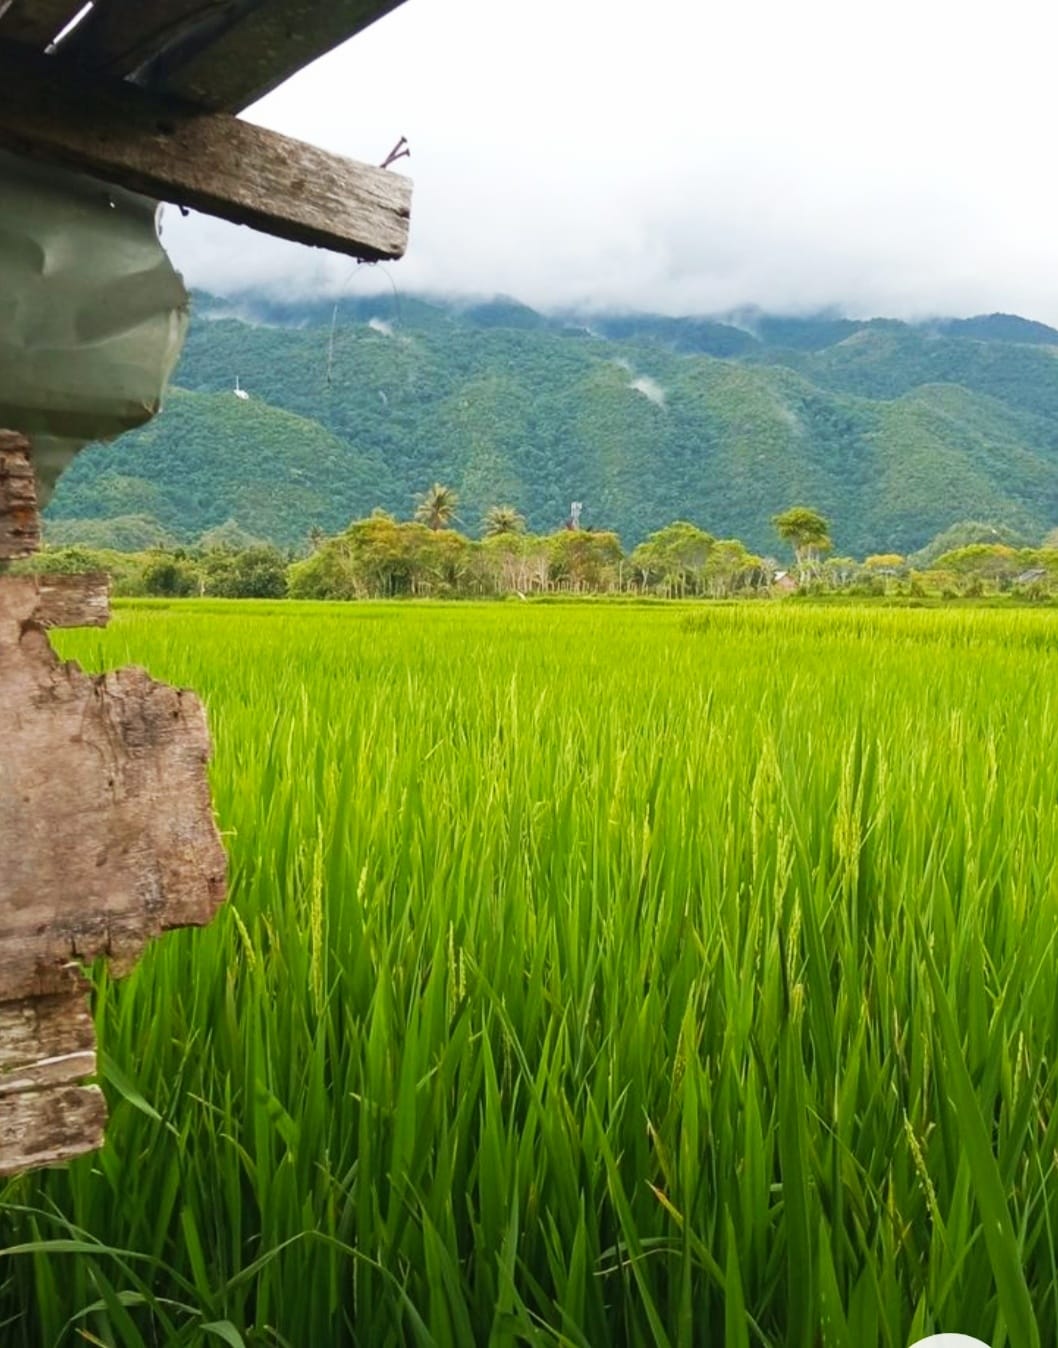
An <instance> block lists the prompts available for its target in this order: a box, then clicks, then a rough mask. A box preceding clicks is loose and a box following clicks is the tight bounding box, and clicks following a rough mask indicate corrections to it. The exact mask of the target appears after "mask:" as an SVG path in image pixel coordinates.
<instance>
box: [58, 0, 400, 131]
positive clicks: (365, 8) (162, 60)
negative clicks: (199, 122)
mask: <svg viewBox="0 0 1058 1348" xmlns="http://www.w3.org/2000/svg"><path fill="white" fill-rule="evenodd" d="M401 3H402V0H258V2H257V3H255V4H252V5H245V4H244V5H241V6H231V5H229V6H228V7H227V12H226V13H223V14H221V13H218V12H217V11H218V6H216V5H213V6H210V7H209V8H210V9H211V10H212V11H213V13H212V14H210V15H208V16H207V21H206V22H205V23H203V24H202V25H201V26H200V27H198V28H197V29H194V30H191V31H187V32H186V33H185V35H184V38H183V40H182V41H181V42H177V43H173V44H170V45H169V48H168V50H166V51H165V52H164V53H163V54H162V55H160V56H159V57H158V58H157V59H156V60H155V61H153V62H152V63H151V64H150V66H149V67H147V68H146V69H145V70H144V71H143V72H142V77H143V78H144V80H145V81H146V83H147V84H149V86H150V87H152V88H157V89H161V90H164V91H165V92H166V93H170V94H174V95H177V96H179V97H181V98H186V99H188V100H190V101H191V102H192V103H196V104H198V105H199V106H200V107H205V108H213V109H215V110H218V111H226V112H237V111H238V110H239V109H240V108H245V107H248V106H249V105H250V104H251V103H255V102H256V101H257V100H258V99H259V98H263V97H264V95H265V94H267V93H268V92H269V91H270V90H272V89H274V88H276V86H277V85H280V84H282V83H283V81H284V80H287V79H289V78H290V76H291V75H293V74H295V73H296V72H297V71H299V70H301V69H302V67H303V66H307V65H308V64H309V63H310V62H311V61H315V60H316V59H317V58H318V57H320V56H323V55H324V54H325V53H326V52H329V51H331V50H332V49H333V48H334V47H337V46H339V45H340V44H341V43H343V42H345V41H346V40H347V39H348V38H351V37H353V36H354V35H355V34H356V33H359V32H362V30H363V29H365V28H367V27H368V26H369V25H370V24H372V23H374V22H375V20H376V19H380V18H381V17H382V16H383V15H384V14H388V13H389V12H390V11H391V10H393V9H396V8H397V7H398V5H399V4H401ZM182 7H183V8H185V9H190V7H191V6H190V0H188V3H185V4H184V5H183V6H182ZM153 8H161V7H160V6H156V5H153V6H147V5H144V4H143V3H142V0H116V2H115V0H109V3H108V5H106V6H104V7H103V9H102V12H101V13H100V14H99V17H98V19H96V17H95V16H94V15H93V16H92V19H91V20H90V21H89V22H90V23H91V25H92V26H91V27H89V26H88V24H86V31H85V33H84V34H83V35H81V34H78V39H79V43H80V47H79V52H80V54H81V55H82V56H83V57H85V58H86V59H92V58H93V54H94V53H96V52H102V51H105V50H106V49H107V47H110V48H111V49H113V48H115V47H116V46H117V45H118V43H119V41H120V34H121V30H122V29H124V31H125V33H126V34H128V33H130V32H133V31H138V32H139V33H140V34H141V35H142V37H141V39H140V41H141V46H140V48H139V50H140V51H142V50H144V49H145V48H147V47H149V45H150V41H149V40H148V39H147V34H146V31H145V30H146V28H147V23H148V21H147V19H146V16H145V15H143V14H141V13H140V11H142V10H147V9H153ZM174 8H177V9H178V8H181V6H180V5H175V6H174V4H173V0H167V3H166V4H165V5H164V9H166V10H169V11H171V10H173V9H174ZM199 8H200V10H201V8H202V7H201V6H200V7H199ZM108 9H109V10H110V11H111V14H112V17H111V20H110V21H109V22H108V20H107V18H106V11H107V10H108ZM134 14H135V15H136V16H137V17H133V16H134ZM104 25H107V27H106V28H104ZM104 33H105V34H106V36H105V37H104V36H103V35H104ZM95 59H96V60H98V59H99V58H98V56H95ZM134 68H135V67H130V66H128V65H127V64H126V66H125V69H124V70H121V72H120V73H122V74H124V73H127V72H128V70H129V69H134Z"/></svg>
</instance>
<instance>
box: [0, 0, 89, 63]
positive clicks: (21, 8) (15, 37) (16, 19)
mask: <svg viewBox="0 0 1058 1348" xmlns="http://www.w3.org/2000/svg"><path fill="white" fill-rule="evenodd" d="M83 3H84V0H12V3H11V4H9V5H8V6H6V7H5V6H4V0H0V36H2V37H4V38H7V39H8V40H9V41H11V42H25V43H26V44H27V45H29V46H31V47H38V48H39V49H40V50H41V51H43V50H44V48H45V47H46V46H47V45H48V43H49V42H50V41H51V40H52V38H54V37H56V36H57V35H58V33H60V32H61V31H62V29H63V28H65V27H66V25H67V24H68V23H69V21H70V20H71V19H72V18H73V16H74V15H75V14H76V13H77V12H78V10H80V9H81V8H82V6H83Z"/></svg>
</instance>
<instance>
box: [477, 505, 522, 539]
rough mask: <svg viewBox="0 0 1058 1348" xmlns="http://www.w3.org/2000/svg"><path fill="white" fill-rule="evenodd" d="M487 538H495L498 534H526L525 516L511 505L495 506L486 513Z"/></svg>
mask: <svg viewBox="0 0 1058 1348" xmlns="http://www.w3.org/2000/svg"><path fill="white" fill-rule="evenodd" d="M484 525H485V537H486V538H495V537H496V536H497V535H498V534H524V533H525V516H524V515H522V514H520V513H519V512H518V511H517V510H515V508H514V506H511V505H494V506H490V507H489V508H488V510H486V511H485V519H484Z"/></svg>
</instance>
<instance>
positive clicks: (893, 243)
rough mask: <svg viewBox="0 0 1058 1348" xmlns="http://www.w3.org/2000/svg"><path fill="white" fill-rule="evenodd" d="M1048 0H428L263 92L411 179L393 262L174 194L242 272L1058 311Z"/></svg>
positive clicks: (290, 125)
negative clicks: (380, 262)
mask: <svg viewBox="0 0 1058 1348" xmlns="http://www.w3.org/2000/svg"><path fill="white" fill-rule="evenodd" d="M1056 50H1058V17H1056V7H1055V6H1054V5H1053V4H1052V3H1050V0H1003V3H1002V4H997V3H995V0H988V3H981V2H980V0H649V2H648V3H637V4H631V3H627V0H533V3H531V4H530V3H522V4H510V3H506V2H505V0H407V3H406V4H404V5H403V6H402V7H401V8H399V9H398V10H396V11H395V12H394V13H393V14H391V15H389V16H388V17H386V18H384V19H382V20H381V21H380V22H379V23H377V24H375V25H374V26H373V27H372V28H370V29H368V30H367V31H366V32H364V33H362V34H361V35H360V36H359V37H357V38H355V39H354V40H353V41H352V42H350V43H348V44H347V45H346V46H345V47H343V48H341V49H339V50H338V51H336V52H333V53H332V54H331V55H330V56H328V57H325V58H324V59H323V60H322V61H320V62H318V63H317V64H316V65H315V66H313V67H311V68H310V69H309V70H307V71H303V72H302V73H301V74H300V75H298V76H296V77H295V78H294V79H292V80H291V81H289V82H288V83H287V84H286V85H284V86H283V87H282V88H281V89H279V90H277V91H276V92H275V93H274V94H272V95H270V96H269V97H268V98H267V99H265V100H264V101H263V102H261V103H260V104H258V105H257V106H256V107H255V108H253V109H252V110H250V111H249V112H248V113H247V116H248V117H249V118H250V119H251V120H254V121H258V122H261V123H263V124H265V125H267V126H270V127H273V128H274V129H276V130H279V131H283V132H285V133H286V134H288V135H292V136H297V137H300V138H302V139H305V140H309V141H312V142H314V143H316V144H319V145H322V146H326V147H327V148H328V149H331V150H335V151H338V152H341V153H344V154H348V155H350V156H352V157H354V158H358V159H363V160H365V161H367V162H373V163H378V162H379V161H381V159H382V158H383V157H384V156H385V155H386V153H387V152H388V151H389V149H390V148H391V147H392V146H393V144H394V142H395V141H396V140H397V138H398V137H399V136H400V135H406V136H407V137H408V140H409V142H410V144H411V148H412V158H411V160H410V161H407V160H405V161H402V164H401V165H400V166H399V167H400V168H402V169H403V170H405V171H407V172H408V173H410V174H411V176H412V177H413V178H414V180H415V195H414V200H413V206H412V233H411V246H410V248H409V251H408V254H407V257H406V258H405V259H404V260H403V261H401V262H399V263H395V264H387V266H386V271H387V272H388V278H387V277H386V276H382V275H380V274H379V273H380V271H381V268H365V267H359V268H358V267H357V266H356V265H355V264H354V263H352V262H351V261H350V260H349V259H346V258H341V257H336V256H332V255H328V254H326V253H323V252H320V251H318V250H314V249H305V248H297V247H294V246H292V245H287V244H280V243H277V242H275V241H273V240H269V239H265V238H263V237H261V236H259V235H253V234H251V233H250V232H249V231H247V230H245V229H236V228H235V227H233V226H228V225H224V224H221V223H219V222H216V221H210V220H206V219H204V218H201V217H197V216H192V217H189V218H188V219H182V218H181V217H180V216H179V215H178V214H177V212H175V211H173V210H170V211H168V212H167V214H166V217H165V240H166V243H167V245H168V246H169V248H170V251H171V252H172V254H173V256H174V258H175V260H176V261H177V264H178V265H179V266H180V267H181V268H182V269H183V271H184V273H185V276H186V278H187V280H188V282H189V283H190V284H192V285H196V286H201V287H204V288H210V289H213V290H215V291H218V292H222V293H230V292H232V291H236V290H239V289H241V288H245V287H247V286H251V285H253V286H261V285H264V286H267V287H269V288H270V289H272V290H275V291H280V292H283V293H286V294H291V293H293V294H297V293H319V292H321V291H325V292H327V293H330V294H336V295H337V294H348V295H352V294H357V293H363V292H364V291H367V290H369V289H371V288H372V287H375V286H378V285H385V286H387V287H388V285H389V284H390V280H392V283H393V284H394V285H396V286H397V287H398V289H399V290H401V291H402V292H437V293H458V294H476V295H490V294H495V293H505V294H510V295H514V296H516V297H518V298H519V299H522V300H524V301H525V302H527V303H529V304H532V305H534V306H537V307H557V306H580V307H592V308H603V309H614V308H636V309H655V310H661V311H664V312H668V313H718V312H723V311H727V310H730V309H732V308H735V307H738V306H742V305H758V306H761V307H763V308H768V309H779V310H786V311H804V310H812V309H819V308H824V307H837V308H840V309H842V310H844V311H846V312H848V313H850V314H853V315H856V316H860V315H873V314H884V315H892V316H897V317H914V316H926V315H931V314H940V313H944V314H958V315H962V314H970V313H979V312H991V311H994V310H1006V311H1009V312H1017V313H1022V314H1025V315H1027V316H1029V317H1033V318H1039V319H1042V320H1044V321H1048V322H1052V323H1058V210H1056V205H1058V178H1056V173H1058V170H1056V142H1058V100H1056V99H1055V97H1054V92H1053V90H1054V81H1055V70H1054V68H1055V61H1056V56H1055V52H1056Z"/></svg>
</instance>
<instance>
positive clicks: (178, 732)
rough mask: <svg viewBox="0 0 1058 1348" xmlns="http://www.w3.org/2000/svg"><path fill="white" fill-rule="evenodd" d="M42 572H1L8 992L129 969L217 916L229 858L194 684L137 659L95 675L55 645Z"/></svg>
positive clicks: (1, 832)
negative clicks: (100, 959)
mask: <svg viewBox="0 0 1058 1348" xmlns="http://www.w3.org/2000/svg"><path fill="white" fill-rule="evenodd" d="M38 580H39V578H38V577H36V576H3V577H0V690H2V695H0V742H2V743H3V746H4V750H3V754H2V755H0V844H2V846H3V852H4V864H3V866H2V867H0V989H2V992H3V996H4V998H6V999H15V998H23V997H34V996H42V995H48V994H51V993H55V992H59V991H64V990H67V989H68V987H69V965H70V963H71V962H74V961H88V960H92V959H94V958H95V957H96V956H97V955H103V954H105V955H107V956H108V958H109V960H110V963H111V967H112V969H113V971H114V972H115V973H117V974H120V973H122V972H124V971H126V970H127V969H129V968H130V967H131V966H132V964H133V963H135V961H136V959H137V958H138V956H139V954H140V952H141V951H142V949H143V946H144V944H145V943H146V941H147V940H148V939H149V938H150V937H151V936H154V935H156V934H158V933H159V932H162V931H164V930H166V929H168V928H170V927H178V926H189V925H199V924H202V923H205V922H208V921H209V919H210V918H211V917H212V915H213V913H214V911H215V909H216V907H217V905H218V904H219V903H220V902H221V900H222V899H223V897H224V874H225V856H224V850H223V848H222V846H221V843H220V838H219V836H218V834H217V829H216V824H215V822H214V819H213V811H212V806H211V802H210V795H209V786H208V782H207V777H206V764H207V761H208V758H209V753H210V742H209V733H208V731H207V728H206V720H205V715H204V713H203V710H202V706H201V704H200V703H199V701H198V699H197V698H195V697H194V696H193V695H192V694H190V693H187V692H181V691H179V690H177V689H175V688H167V687H166V686H164V685H163V684H158V683H154V682H153V681H152V680H151V679H150V678H148V676H147V675H146V674H145V673H144V672H143V671H142V670H138V669H122V670H118V671H116V672H113V673H108V674H104V675H99V676H96V677H90V676H88V675H86V674H85V673H84V672H83V671H82V670H80V669H79V668H78V667H77V665H75V664H72V663H67V664H63V663H61V662H60V661H59V659H58V658H57V656H56V655H55V653H54V652H53V651H52V649H51V646H50V644H49V642H48V638H47V634H46V633H45V632H44V630H43V629H42V627H41V626H40V624H39V622H38V620H37V618H36V614H37V611H38V606H39V602H40V592H39V585H38Z"/></svg>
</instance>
